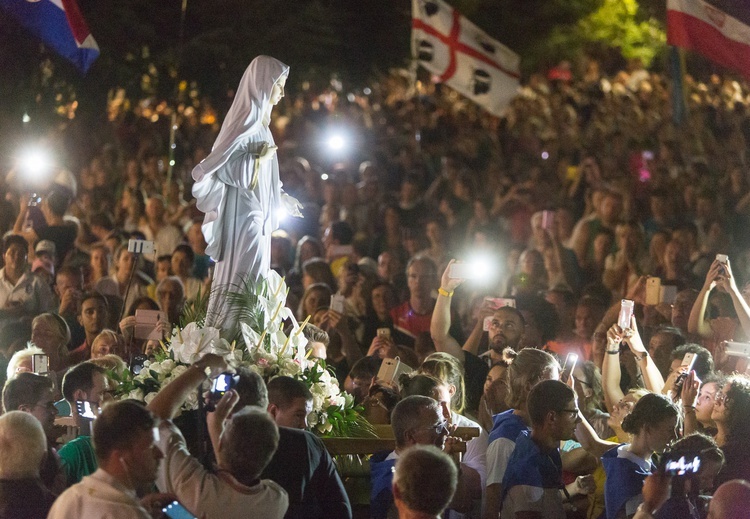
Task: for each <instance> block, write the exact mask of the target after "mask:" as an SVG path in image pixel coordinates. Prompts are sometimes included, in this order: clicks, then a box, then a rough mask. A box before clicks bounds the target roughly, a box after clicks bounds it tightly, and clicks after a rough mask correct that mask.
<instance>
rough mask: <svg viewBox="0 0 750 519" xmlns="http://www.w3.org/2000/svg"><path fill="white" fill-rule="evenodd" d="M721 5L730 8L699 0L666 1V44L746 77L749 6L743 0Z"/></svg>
mask: <svg viewBox="0 0 750 519" xmlns="http://www.w3.org/2000/svg"><path fill="white" fill-rule="evenodd" d="M724 4H726V5H727V6H729V8H731V11H729V10H726V11H722V10H720V9H718V8H717V7H715V6H713V5H711V4H710V3H708V2H704V1H703V0H668V1H667V43H669V44H670V45H674V46H675V47H682V48H685V49H689V50H693V51H696V52H698V53H700V54H703V55H704V56H705V57H707V58H708V59H710V60H712V61H715V62H716V63H719V64H720V65H723V66H725V67H728V68H731V69H734V70H736V71H738V72H740V73H741V74H742V75H744V76H746V77H750V7H749V6H748V5H747V3H746V2H745V1H736V2H724ZM725 9H727V8H726V7H725Z"/></svg>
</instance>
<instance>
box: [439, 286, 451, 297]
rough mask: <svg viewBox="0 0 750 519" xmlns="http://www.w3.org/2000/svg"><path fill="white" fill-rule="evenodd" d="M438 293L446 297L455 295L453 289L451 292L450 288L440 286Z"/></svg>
mask: <svg viewBox="0 0 750 519" xmlns="http://www.w3.org/2000/svg"><path fill="white" fill-rule="evenodd" d="M438 294H440V295H441V296H445V297H453V291H452V290H451V291H450V292H449V291H448V290H446V289H444V288H443V287H440V288H438Z"/></svg>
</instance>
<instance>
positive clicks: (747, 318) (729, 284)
mask: <svg viewBox="0 0 750 519" xmlns="http://www.w3.org/2000/svg"><path fill="white" fill-rule="evenodd" d="M712 266H713V265H712ZM717 283H718V284H719V285H720V286H721V287H722V288H723V289H724V290H726V292H727V293H728V294H729V295H730V296H731V297H732V304H733V305H734V311H735V312H737V318H738V319H739V320H740V326H742V331H743V332H745V337H750V306H748V304H747V301H745V298H744V297H742V293H741V292H740V290H739V289H738V288H737V282H736V281H735V279H734V275H733V274H732V266H731V265H730V264H729V260H727V263H726V265H724V267H723V272H722V274H721V275H720V276H719V279H718V280H717Z"/></svg>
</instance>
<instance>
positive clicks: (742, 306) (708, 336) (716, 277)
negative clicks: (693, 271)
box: [688, 254, 750, 343]
mask: <svg viewBox="0 0 750 519" xmlns="http://www.w3.org/2000/svg"><path fill="white" fill-rule="evenodd" d="M717 287H718V288H720V289H721V291H722V292H726V293H727V294H729V297H731V300H732V305H733V307H734V310H735V312H736V314H737V315H736V317H734V316H730V315H726V310H724V311H721V312H720V313H719V314H718V315H717V314H716V313H713V314H709V312H708V310H709V307H710V306H712V305H711V301H710V299H711V298H712V297H720V296H718V295H714V294H715V292H716V291H714V288H717ZM712 291H713V293H712ZM724 297H726V296H724ZM716 308H721V307H720V306H719V305H718V304H717V306H716ZM738 327H739V328H740V329H737V328H738ZM688 332H689V333H692V334H696V335H699V336H700V337H702V338H703V339H704V340H708V341H713V342H714V343H719V342H721V341H725V340H726V341H731V340H744V339H745V338H746V337H748V336H750V306H748V304H747V302H745V299H744V298H743V297H742V293H741V292H740V291H739V289H738V288H737V283H736V282H735V279H734V275H733V274H732V267H731V265H730V263H729V258H728V257H727V256H726V255H723V254H717V259H716V260H714V262H713V263H711V267H710V268H709V269H708V274H706V280H705V282H704V283H703V288H701V291H700V293H699V294H698V298H697V299H696V300H695V303H694V304H693V308H692V310H691V311H690V318H689V319H688Z"/></svg>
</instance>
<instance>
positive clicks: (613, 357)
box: [579, 324, 625, 441]
mask: <svg viewBox="0 0 750 519" xmlns="http://www.w3.org/2000/svg"><path fill="white" fill-rule="evenodd" d="M621 342H622V328H620V327H619V326H618V325H617V324H613V325H612V327H611V328H610V329H609V330H607V346H606V348H605V351H604V362H602V388H603V389H604V404H605V405H606V406H607V411H608V412H610V413H611V412H612V410H613V409H614V406H615V404H617V403H618V402H619V401H620V400H622V399H623V397H624V396H625V395H624V394H623V392H622V389H620V377H621V376H622V373H621V372H620V343H621ZM579 441H580V440H579Z"/></svg>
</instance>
